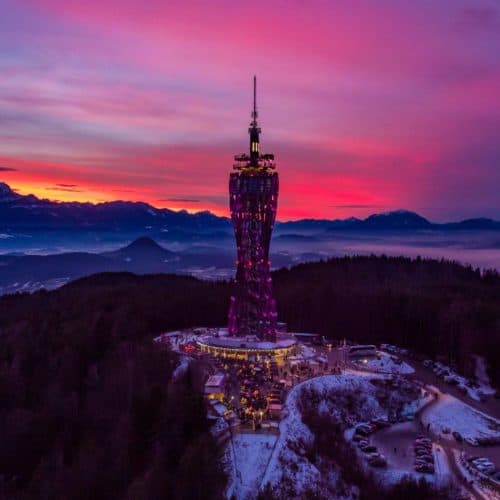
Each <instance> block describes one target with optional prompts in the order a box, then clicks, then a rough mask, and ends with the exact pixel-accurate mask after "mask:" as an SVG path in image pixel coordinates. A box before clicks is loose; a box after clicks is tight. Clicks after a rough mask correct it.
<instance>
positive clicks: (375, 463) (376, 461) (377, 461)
mask: <svg viewBox="0 0 500 500" xmlns="http://www.w3.org/2000/svg"><path fill="white" fill-rule="evenodd" d="M368 463H369V464H370V465H371V466H372V467H387V460H386V459H385V457H384V456H382V455H379V456H378V457H371V458H369V459H368Z"/></svg>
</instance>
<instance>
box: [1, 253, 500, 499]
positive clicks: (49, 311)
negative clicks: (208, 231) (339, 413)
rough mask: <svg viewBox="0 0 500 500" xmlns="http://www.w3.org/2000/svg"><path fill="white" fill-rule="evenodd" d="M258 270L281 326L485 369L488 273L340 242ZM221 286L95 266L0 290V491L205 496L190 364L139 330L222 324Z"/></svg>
mask: <svg viewBox="0 0 500 500" xmlns="http://www.w3.org/2000/svg"><path fill="white" fill-rule="evenodd" d="M274 283H275V289H276V295H277V301H278V309H279V315H280V319H281V320H284V321H286V322H288V325H289V328H290V330H292V331H293V330H295V331H310V332H318V333H321V334H323V335H325V336H328V337H331V338H336V339H339V338H343V337H347V338H349V339H354V340H358V341H362V342H384V341H385V342H391V343H395V344H397V345H401V346H407V347H412V348H414V349H416V350H417V351H420V352H423V353H426V354H428V355H438V354H441V355H446V356H448V357H449V358H451V359H452V360H455V361H456V362H457V363H458V365H459V368H461V369H463V370H466V371H467V370H472V368H473V364H472V359H473V358H472V355H473V354H480V355H483V356H485V358H486V359H487V360H488V361H489V367H490V375H491V376H492V378H493V379H494V382H495V383H496V384H497V386H498V384H499V382H500V375H499V370H498V368H497V366H498V362H497V359H496V357H495V356H496V355H497V353H498V352H499V350H500V349H499V347H500V277H499V276H498V274H497V273H494V272H491V273H486V274H484V275H481V274H480V273H479V272H478V271H475V270H473V269H470V268H465V267H463V266H460V265H458V264H453V263H449V262H437V261H425V260H413V261H412V260H409V259H405V258H379V257H354V258H342V259H333V260H329V261H326V262H320V263H313V264H304V265H299V266H297V267H294V268H292V269H290V270H280V271H278V272H276V273H274ZM230 291H231V285H230V284H229V283H226V282H219V283H211V282H203V281H199V280H196V279H194V278H189V277H181V276H172V275H154V276H135V275H132V274H101V275H95V276H91V277H89V278H85V279H82V280H79V281H77V282H74V283H72V284H70V285H67V286H65V287H63V288H61V289H58V290H56V291H53V292H38V293H35V294H33V295H12V296H5V297H2V298H0V443H1V447H0V477H1V478H2V479H1V480H0V495H3V497H4V498H9V499H24V498H46V499H49V498H72V499H79V498H81V499H83V498H93V499H99V498H106V499H113V498H128V499H134V498H151V499H155V498H217V497H218V495H219V494H220V491H221V488H222V487H223V485H224V477H223V475H222V474H221V472H220V470H219V469H218V466H217V461H216V459H215V457H216V455H217V453H216V450H215V446H214V443H213V442H212V440H211V438H210V434H209V432H208V428H207V424H206V420H205V415H204V410H203V406H202V403H201V391H200V387H199V378H200V377H199V376H198V375H199V374H197V373H196V371H195V369H194V370H192V371H189V372H188V374H187V376H186V377H185V379H183V380H181V381H180V382H179V383H176V384H173V383H172V381H171V379H172V373H173V369H174V367H175V364H176V359H175V356H174V355H173V354H172V353H170V352H168V351H165V350H162V349H160V348H159V346H157V345H154V344H153V342H152V338H153V337H154V336H155V335H157V334H158V333H160V332H162V331H165V330H169V329H174V328H182V327H189V326H197V325H206V326H216V325H224V324H225V322H226V315H227V307H228V303H229V295H230ZM195 368H196V367H195ZM193 478H195V479H196V480H195V481H194V480H193ZM200 485H202V489H201V490H200V489H199V488H200ZM0 498H1V496H0Z"/></svg>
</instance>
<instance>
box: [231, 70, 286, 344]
mask: <svg viewBox="0 0 500 500" xmlns="http://www.w3.org/2000/svg"><path fill="white" fill-rule="evenodd" d="M256 87H257V82H256V78H255V76H254V78H253V111H252V121H251V123H250V127H249V129H248V133H249V135H250V154H246V153H243V154H241V155H236V156H235V157H234V159H235V165H234V167H233V168H234V170H235V172H233V173H231V175H230V177H229V203H230V209H231V219H232V221H233V227H234V233H235V236H236V246H237V255H238V260H237V262H236V263H237V269H236V280H235V281H236V283H235V290H234V293H233V295H232V296H231V304H230V307H229V327H228V329H229V334H230V335H237V336H246V335H256V336H257V337H258V338H259V339H261V340H266V341H274V340H275V338H276V316H277V313H276V301H275V299H274V295H273V287H272V281H271V273H270V264H271V262H270V260H269V244H270V242H271V233H272V230H273V225H274V220H275V218H276V209H277V205H278V173H277V172H274V169H275V163H274V155H273V154H261V153H260V144H259V136H260V128H259V127H258V125H257V103H256Z"/></svg>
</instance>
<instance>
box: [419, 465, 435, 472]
mask: <svg viewBox="0 0 500 500" xmlns="http://www.w3.org/2000/svg"><path fill="white" fill-rule="evenodd" d="M415 470H416V471H417V472H423V473H425V474H434V466H433V465H430V464H426V465H415Z"/></svg>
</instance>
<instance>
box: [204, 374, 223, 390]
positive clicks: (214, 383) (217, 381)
mask: <svg viewBox="0 0 500 500" xmlns="http://www.w3.org/2000/svg"><path fill="white" fill-rule="evenodd" d="M222 382H224V374H223V373H217V374H215V375H210V377H208V380H207V381H206V382H205V387H219V386H220V385H221V384H222Z"/></svg>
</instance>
